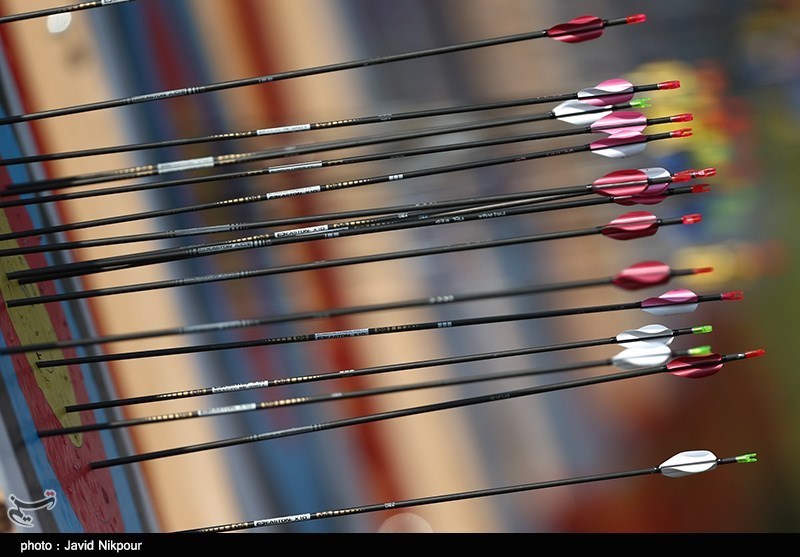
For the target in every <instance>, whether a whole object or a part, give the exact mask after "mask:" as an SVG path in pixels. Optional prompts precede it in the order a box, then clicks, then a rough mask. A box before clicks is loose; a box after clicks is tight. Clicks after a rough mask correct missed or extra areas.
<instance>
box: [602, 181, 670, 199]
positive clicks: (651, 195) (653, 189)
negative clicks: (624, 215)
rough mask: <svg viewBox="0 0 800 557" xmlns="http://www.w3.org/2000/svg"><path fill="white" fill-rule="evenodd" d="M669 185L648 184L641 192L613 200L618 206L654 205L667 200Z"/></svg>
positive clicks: (663, 183) (662, 183)
mask: <svg viewBox="0 0 800 557" xmlns="http://www.w3.org/2000/svg"><path fill="white" fill-rule="evenodd" d="M668 191H669V184H667V183H665V182H661V183H658V184H649V185H648V186H647V187H646V188H645V189H644V190H643V191H641V192H639V193H637V194H634V195H630V196H627V197H620V198H619V199H614V202H615V203H616V204H618V205H656V204H658V203H661V202H662V201H664V199H666V198H667V194H668Z"/></svg>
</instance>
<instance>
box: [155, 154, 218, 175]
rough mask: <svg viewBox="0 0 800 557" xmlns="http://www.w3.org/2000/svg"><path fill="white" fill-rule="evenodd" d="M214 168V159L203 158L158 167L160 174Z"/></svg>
mask: <svg viewBox="0 0 800 557" xmlns="http://www.w3.org/2000/svg"><path fill="white" fill-rule="evenodd" d="M212 166H214V157H202V158H199V159H188V160H184V161H173V162H162V163H160V164H158V165H156V170H157V171H158V173H159V174H166V173H167V172H180V171H181V170H194V169H197V168H210V167H212Z"/></svg>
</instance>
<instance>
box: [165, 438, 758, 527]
mask: <svg viewBox="0 0 800 557" xmlns="http://www.w3.org/2000/svg"><path fill="white" fill-rule="evenodd" d="M757 461H758V458H757V455H756V453H747V454H742V455H739V456H734V457H729V458H718V457H717V456H716V455H715V454H714V453H712V452H711V451H706V450H700V451H685V452H682V453H678V454H676V455H675V456H673V457H672V458H670V459H668V460H666V461H664V462H663V463H661V464H660V465H658V466H654V467H652V468H643V469H640V470H628V471H626V472H614V473H611V474H597V475H592V476H580V477H575V478H568V479H563V480H550V481H546V482H537V483H527V484H520V485H511V486H504V487H495V488H490V489H480V490H475V491H462V492H459V493H448V494H445V495H434V496H429V497H419V498H416V499H405V500H400V501H390V502H386V503H377V504H371V505H359V506H357V507H346V508H340V509H335V510H327V511H317V512H313V513H312V512H307V513H302V514H295V515H288V516H279V517H274V518H260V519H257V520H249V521H245V522H233V523H230V524H222V525H219V526H208V527H205V528H196V529H192V530H183V531H182V532H176V533H207V534H211V533H221V532H233V531H237V530H249V529H253V528H265V527H268V526H278V525H281V524H283V525H285V524H289V523H292V522H307V521H310V520H319V519H324V518H333V517H340V516H350V515H354V514H363V513H371V512H380V511H387V510H389V509H405V508H409V507H419V506H422V505H433V504H437V503H450V502H453V501H466V500H469V499H477V498H480V497H491V496H495V495H508V494H510V493H521V492H524V491H533V490H538V489H546V488H551V487H562V486H567V485H578V484H586V483H591V482H600V481H606V480H618V479H622V478H633V477H637V476H646V475H651V474H661V475H663V476H666V477H668V478H680V477H683V476H688V475H692V474H700V473H702V472H709V471H711V470H714V469H716V468H717V467H718V466H723V465H725V464H743V463H751V462H757Z"/></svg>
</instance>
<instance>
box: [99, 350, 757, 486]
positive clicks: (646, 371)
mask: <svg viewBox="0 0 800 557" xmlns="http://www.w3.org/2000/svg"><path fill="white" fill-rule="evenodd" d="M747 357H748V356H747V353H736V354H726V355H723V356H720V357H719V361H721V362H730V361H734V360H742V359H745V358H747ZM681 367H683V368H686V369H690V368H693V367H694V366H693V365H691V364H686V365H684V366H668V365H660V366H653V367H647V368H642V369H636V370H630V371H624V372H619V373H612V374H608V375H601V376H594V377H587V378H582V379H575V380H571V381H563V382H561V383H553V384H549V385H537V386H534V387H528V388H524V389H517V390H512V391H505V392H497V393H491V394H487V395H480V396H475V397H469V398H462V399H457V400H450V401H446V402H439V403H434V404H427V405H423V406H414V407H409V408H403V409H400V410H392V411H387V412H380V413H377V414H368V415H364V416H358V417H355V418H345V419H341V420H333V421H329V422H320V423H316V424H312V425H308V426H299V427H292V428H288V429H281V430H275V431H270V432H266V433H260V434H253V435H247V436H243V437H234V438H228V439H221V440H218V441H211V442H206V443H198V444H195V445H186V446H182V447H175V448H171V449H164V450H160V451H153V452H149V453H140V454H135V455H128V456H123V457H118V458H110V459H106V460H100V461H95V462H92V463H90V467H91V468H92V469H100V468H108V467H113V466H119V465H124V464H133V463H136V462H144V461H149V460H155V459H160V458H167V457H172V456H180V455H186V454H191V453H196V452H200V451H206V450H213V449H221V448H226V447H232V446H236V445H242V444H247V443H256V442H261V441H267V440H273V439H279V438H284V437H291V436H295V435H301V434H306V433H315V432H319V431H327V430H331V429H338V428H342V427H350V426H354V425H363V424H367V423H375V422H379V421H384V420H389V419H395V418H401V417H408V416H416V415H420V414H427V413H430V412H438V411H442V410H451V409H454V408H463V407H466V406H473V405H477V404H485V403H489V402H497V401H504V400H511V399H515V398H520V397H525V396H531V395H537V394H543V393H551V392H556V391H562V390H566V389H573V388H577V387H586V386H592V385H600V384H604V383H610V382H615V381H622V380H627V379H634V378H638V377H646V376H649V375H656V374H659V373H665V372H671V373H674V372H677V371H680V369H681ZM658 471H660V469H658Z"/></svg>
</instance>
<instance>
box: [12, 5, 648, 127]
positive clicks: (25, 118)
mask: <svg viewBox="0 0 800 557" xmlns="http://www.w3.org/2000/svg"><path fill="white" fill-rule="evenodd" d="M645 20H646V17H645V15H644V14H636V15H631V16H628V17H621V18H614V19H600V18H599V17H596V16H580V17H578V18H575V19H572V20H570V21H569V22H567V23H562V24H559V25H555V26H553V27H551V28H550V29H545V30H541V31H532V32H529V33H520V34H516V35H506V36H503V37H496V38H491V39H482V40H477V41H471V42H465V43H461V44H454V45H449V46H443V47H438V48H431V49H426V50H417V51H413V52H406V53H402V54H393V55H389V56H378V57H374V58H365V59H361V60H354V61H350V62H339V63H335V64H327V65H324V66H315V67H310V68H305V69H298V70H291V71H286V72H281V73H275V74H271V75H262V76H257V77H250V78H245V79H235V80H230V81H223V82H218V83H210V84H206V85H196V86H193V87H184V88H180V89H172V90H167V91H158V92H154V93H147V94H144V95H134V96H130V97H124V98H119V99H111V100H105V101H100V102H93V103H87V104H81V105H76V106H68V107H63V108H55V109H50V110H44V111H41V112H32V113H28V114H19V115H16V116H8V117H5V118H0V125H5V124H15V123H19V122H29V121H32V120H39V119H43V118H54V117H59V116H66V115H70V114H79V113H84V112H91V111H95V110H103V109H107V108H116V107H121V106H128V105H134V104H141V103H147V102H152V101H159V100H164V99H171V98H175V97H184V96H189V95H197V94H201V93H210V92H214V91H223V90H228V89H234V88H238V87H246V86H250V85H261V84H263V83H271V82H274V81H285V80H288V79H295V78H299V77H306V76H312V75H322V74H327V73H331V72H337V71H342V70H348V69H355V68H364V67H368V66H377V65H380V64H388V63H391V62H398V61H403V60H412V59H419V58H424V57H428V56H436V55H441V54H449V53H453V52H461V51H467V50H473V49H477V48H485V47H490V46H497V45H504V44H511V43H516V42H521V41H528V40H533V39H540V38H548V37H549V38H551V39H554V40H557V41H559V42H567V43H573V42H582V41H588V40H592V39H596V38H597V37H599V36H600V35H602V34H603V32H604V30H605V28H606V27H612V26H618V25H630V24H636V23H642V22H644V21H645Z"/></svg>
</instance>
